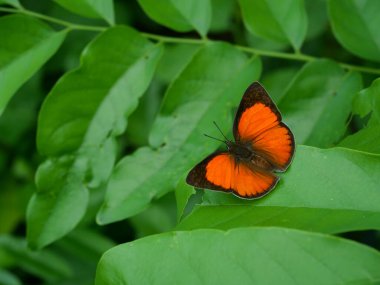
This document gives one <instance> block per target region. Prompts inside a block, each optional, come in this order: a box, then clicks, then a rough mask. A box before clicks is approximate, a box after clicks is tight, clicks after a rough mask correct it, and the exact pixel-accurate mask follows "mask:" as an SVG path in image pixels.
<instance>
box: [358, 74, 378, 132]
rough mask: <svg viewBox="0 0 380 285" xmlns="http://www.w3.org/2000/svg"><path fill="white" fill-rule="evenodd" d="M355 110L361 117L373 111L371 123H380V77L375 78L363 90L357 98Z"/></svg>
mask: <svg viewBox="0 0 380 285" xmlns="http://www.w3.org/2000/svg"><path fill="white" fill-rule="evenodd" d="M353 112H354V113H355V114H358V115H359V116H360V117H364V116H366V115H368V114H369V113H371V117H370V120H369V122H368V123H369V125H372V124H375V125H379V124H380V78H378V79H376V80H374V81H373V82H372V84H371V86H370V87H368V88H366V89H363V90H361V91H360V92H359V93H358V94H357V96H356V98H355V100H354V106H353Z"/></svg>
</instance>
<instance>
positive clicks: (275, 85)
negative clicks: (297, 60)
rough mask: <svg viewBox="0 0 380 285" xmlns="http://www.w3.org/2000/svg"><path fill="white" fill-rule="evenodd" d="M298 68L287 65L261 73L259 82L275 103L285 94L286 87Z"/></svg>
mask: <svg viewBox="0 0 380 285" xmlns="http://www.w3.org/2000/svg"><path fill="white" fill-rule="evenodd" d="M298 71H299V69H297V68H294V67H287V68H281V69H276V70H274V71H272V72H268V73H266V74H265V75H263V78H262V79H261V83H262V84H263V86H265V89H266V90H267V91H268V93H269V94H270V97H271V98H272V100H273V101H274V102H275V103H278V102H280V101H281V99H282V96H284V95H285V91H286V90H285V89H286V87H287V86H288V85H289V84H290V82H292V80H293V78H294V77H295V75H296V74H297V73H298Z"/></svg>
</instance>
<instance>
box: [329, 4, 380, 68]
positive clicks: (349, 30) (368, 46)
mask: <svg viewBox="0 0 380 285" xmlns="http://www.w3.org/2000/svg"><path fill="white" fill-rule="evenodd" d="M328 8H329V16H330V22H331V25H332V29H333V32H334V35H335V37H336V38H337V40H338V41H339V42H340V43H341V44H342V46H343V47H344V48H346V49H347V50H349V51H350V52H352V53H353V54H355V55H357V56H360V57H361V58H365V59H369V60H375V61H380V29H379V26H380V17H379V16H378V15H379V13H380V1H376V0H361V1H357V0H329V1H328Z"/></svg>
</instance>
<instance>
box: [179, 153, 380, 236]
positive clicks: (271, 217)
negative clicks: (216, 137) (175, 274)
mask: <svg viewBox="0 0 380 285" xmlns="http://www.w3.org/2000/svg"><path fill="white" fill-rule="evenodd" d="M379 183H380V156H379V155H373V154H368V153H363V152H358V151H354V150H349V149H344V148H333V149H327V150H322V149H318V148H313V147H306V146H298V148H297V150H296V154H295V158H294V161H293V163H292V165H291V167H290V169H289V170H288V171H287V172H286V173H285V174H284V175H282V177H281V180H280V182H279V184H278V185H277V187H276V188H275V189H274V190H273V192H272V193H270V194H269V195H267V196H265V197H264V198H262V199H259V200H255V201H246V200H242V199H239V198H236V197H234V196H232V195H230V194H224V193H219V192H218V193H216V192H214V191H207V190H206V194H205V196H206V197H205V200H208V202H204V203H203V204H202V205H197V206H196V207H195V208H194V211H193V212H192V213H191V214H190V215H189V216H187V217H186V218H185V219H184V220H183V222H182V223H181V224H180V225H179V227H178V228H179V229H196V228H204V227H206V228H210V227H211V228H219V229H228V228H233V227H241V226H252V225H260V226H283V227H290V228H299V229H305V230H311V231H321V232H327V233H338V232H345V231H352V230H364V229H380V208H379V206H378V205H379V204H380V191H379V187H378V185H379Z"/></svg>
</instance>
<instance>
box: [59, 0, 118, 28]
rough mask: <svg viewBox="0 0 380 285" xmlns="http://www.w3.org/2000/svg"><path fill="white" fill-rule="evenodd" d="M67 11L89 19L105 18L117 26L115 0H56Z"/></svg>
mask: <svg viewBox="0 0 380 285" xmlns="http://www.w3.org/2000/svg"><path fill="white" fill-rule="evenodd" d="M54 1H55V2H57V3H58V4H59V5H61V6H62V7H64V8H66V9H67V10H69V11H71V12H73V13H76V14H78V15H81V16H84V17H88V18H103V19H105V20H106V21H107V22H108V23H109V24H111V25H113V24H115V16H114V10H113V0H102V1H98V0H54Z"/></svg>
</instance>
